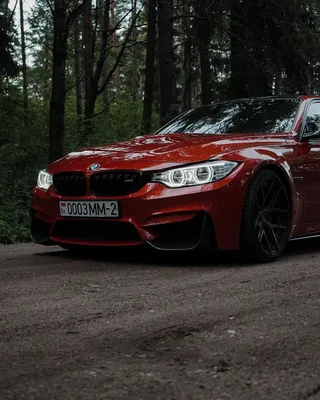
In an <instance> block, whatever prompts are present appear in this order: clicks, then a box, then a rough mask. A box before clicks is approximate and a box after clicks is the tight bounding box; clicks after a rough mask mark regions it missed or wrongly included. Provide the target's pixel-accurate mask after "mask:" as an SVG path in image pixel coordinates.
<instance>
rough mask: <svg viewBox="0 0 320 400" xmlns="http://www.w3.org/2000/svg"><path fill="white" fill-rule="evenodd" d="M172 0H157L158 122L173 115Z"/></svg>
mask: <svg viewBox="0 0 320 400" xmlns="http://www.w3.org/2000/svg"><path fill="white" fill-rule="evenodd" d="M172 13H173V0H158V32H159V84H160V122H161V124H162V125H163V124H165V123H166V122H168V121H169V120H170V119H172V117H173V116H174V115H175V107H176V101H175V87H174V86H175V78H174V52H173V20H172Z"/></svg>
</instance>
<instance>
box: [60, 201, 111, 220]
mask: <svg viewBox="0 0 320 400" xmlns="http://www.w3.org/2000/svg"><path fill="white" fill-rule="evenodd" d="M59 205H60V215H61V216H62V217H81V218H90V217H91V218H117V217H119V206H118V202H117V201H60V203H59Z"/></svg>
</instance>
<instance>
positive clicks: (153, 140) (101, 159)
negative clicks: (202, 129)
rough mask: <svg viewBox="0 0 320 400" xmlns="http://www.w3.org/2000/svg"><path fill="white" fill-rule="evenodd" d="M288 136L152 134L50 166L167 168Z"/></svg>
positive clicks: (277, 141)
mask: <svg viewBox="0 0 320 400" xmlns="http://www.w3.org/2000/svg"><path fill="white" fill-rule="evenodd" d="M285 137H286V136H284V135H279V134H277V135H267V134H264V135H252V134H250V135H249V134H246V135H244V134H232V135H230V134H229V135H200V134H192V135H191V134H172V135H149V136H141V137H136V138H134V139H131V140H129V141H125V142H120V143H116V144H111V145H106V146H99V147H91V148H86V149H81V150H79V151H75V152H72V153H70V154H68V155H67V156H65V157H63V158H62V159H60V160H58V161H56V162H54V163H53V164H51V165H50V166H49V167H48V171H49V172H51V173H56V172H62V171H70V170H78V171H79V170H80V171H86V170H87V169H88V167H89V166H90V165H91V164H94V163H97V164H100V169H139V170H148V169H163V168H169V167H171V166H174V165H177V164H181V163H182V164H188V163H195V162H201V161H206V160H208V159H211V158H215V157H219V156H220V155H224V154H227V153H230V152H234V151H236V150H239V149H242V148H245V147H253V146H261V145H262V146H264V145H268V146H270V145H277V144H280V143H283V141H284V139H285Z"/></svg>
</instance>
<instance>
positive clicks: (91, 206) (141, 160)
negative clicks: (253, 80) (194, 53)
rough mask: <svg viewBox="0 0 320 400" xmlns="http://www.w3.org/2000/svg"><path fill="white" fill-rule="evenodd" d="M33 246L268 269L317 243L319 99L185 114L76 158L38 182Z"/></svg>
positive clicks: (231, 104)
mask: <svg viewBox="0 0 320 400" xmlns="http://www.w3.org/2000/svg"><path fill="white" fill-rule="evenodd" d="M31 233H32V238H33V241H34V242H36V243H39V244H43V245H51V244H58V245H60V246H62V247H64V248H70V249H77V248H80V247H83V246H136V245H141V244H143V243H147V244H149V245H150V246H152V247H154V248H156V249H159V250H171V251H177V250H191V249H196V248H199V249H202V248H207V247H211V248H214V249H216V250H228V251H229V250H240V251H241V252H242V253H243V254H245V255H246V256H247V257H248V258H251V259H252V260H255V261H261V262H266V261H271V260H274V259H276V258H277V257H278V256H279V255H280V254H281V253H282V252H283V250H284V249H285V247H286V245H287V243H288V241H289V240H297V239H304V238H310V237H315V236H318V235H319V236H320V98H318V97H315V96H313V97H310V96H308V97H298V96H295V97H268V98H255V99H240V100H232V101H226V102H221V103H216V104H213V105H209V106H206V107H201V108H197V109H194V110H191V111H188V112H186V113H184V114H182V115H180V116H178V117H177V118H176V119H174V120H173V121H171V122H170V123H168V124H167V125H165V126H164V127H162V128H161V129H160V130H159V131H157V132H156V133H154V134H152V135H148V136H142V137H137V138H135V139H132V140H129V141H126V142H122V143H116V144H112V145H107V146H98V147H94V148H87V149H81V150H79V151H75V152H72V153H70V154H68V155H67V156H65V157H64V158H62V159H60V160H58V161H56V162H54V163H52V164H50V165H48V166H47V168H46V169H45V170H43V171H40V173H39V176H38V182H37V186H36V187H35V189H34V191H33V196H32V201H31Z"/></svg>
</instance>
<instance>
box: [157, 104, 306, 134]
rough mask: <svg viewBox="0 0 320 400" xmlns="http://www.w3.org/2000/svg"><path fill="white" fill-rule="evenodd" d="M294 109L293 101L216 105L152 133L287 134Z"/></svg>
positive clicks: (295, 108) (195, 112)
mask: <svg viewBox="0 0 320 400" xmlns="http://www.w3.org/2000/svg"><path fill="white" fill-rule="evenodd" d="M298 106H299V100H298V99H297V98H294V99H293V98H291V99H290V98H289V99H256V100H243V101H242V100H240V101H230V102H225V103H218V104H213V105H210V106H206V107H201V108H197V109H195V110H191V111H188V112H187V113H185V114H182V115H180V116H179V117H177V118H176V119H174V120H173V121H171V122H169V124H167V125H166V126H164V127H163V128H162V129H160V130H159V131H158V132H156V134H158V135H161V134H169V133H199V134H207V135H219V134H226V133H228V134H232V133H280V132H290V131H291V130H292V129H293V124H294V120H295V117H296V114H297V111H298Z"/></svg>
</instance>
